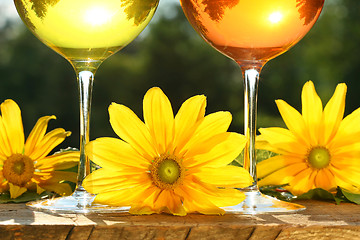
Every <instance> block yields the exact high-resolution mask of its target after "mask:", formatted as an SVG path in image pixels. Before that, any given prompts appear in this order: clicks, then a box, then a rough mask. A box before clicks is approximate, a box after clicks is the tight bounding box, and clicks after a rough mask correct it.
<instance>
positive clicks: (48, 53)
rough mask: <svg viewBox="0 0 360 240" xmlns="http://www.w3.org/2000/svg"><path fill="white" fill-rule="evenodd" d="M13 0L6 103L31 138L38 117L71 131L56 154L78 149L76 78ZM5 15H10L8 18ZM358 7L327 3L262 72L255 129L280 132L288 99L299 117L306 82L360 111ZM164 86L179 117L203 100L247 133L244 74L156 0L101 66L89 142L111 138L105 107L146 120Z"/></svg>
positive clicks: (3, 70) (353, 0)
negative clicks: (340, 88)
mask: <svg viewBox="0 0 360 240" xmlns="http://www.w3.org/2000/svg"><path fill="white" fill-rule="evenodd" d="M6 2H7V3H10V2H11V4H12V1H11V0H0V4H1V5H0V7H1V8H0V16H1V17H0V78H1V79H0V101H1V102H2V101H4V100H5V99H8V98H11V99H13V100H15V101H16V102H17V103H18V104H19V106H20V108H21V110H22V116H23V121H24V128H25V133H26V136H27V135H28V134H29V132H30V130H31V129H32V127H33V126H34V124H35V122H36V121H37V119H38V118H40V117H41V116H45V115H52V114H54V115H56V117H57V120H55V121H52V122H50V126H49V130H50V129H54V128H57V127H62V128H65V129H66V130H69V131H72V132H73V134H72V136H71V137H69V138H68V139H67V140H66V141H65V142H64V143H63V144H62V145H61V146H59V147H60V148H64V147H67V146H71V147H78V145H79V106H78V96H77V85H76V84H77V83H76V80H75V73H74V71H73V69H72V67H71V66H70V64H69V63H68V62H67V61H66V60H65V59H64V58H62V57H61V56H60V55H58V54H56V53H55V52H53V51H52V50H51V49H49V48H47V47H46V46H45V45H43V44H42V43H41V42H40V41H39V40H37V39H36V38H35V37H34V36H33V35H32V34H31V33H30V31H28V30H27V29H26V28H25V26H24V25H23V24H22V23H21V22H20V21H19V19H17V18H16V17H15V18H14V17H10V18H6V16H7V17H8V15H9V14H8V13H7V12H6V11H7V10H8V8H7V7H5V6H8V4H5V3H6ZM5 13H6V14H5ZM359 43H360V1H358V0H326V1H325V7H324V9H323V12H322V14H321V16H320V18H319V20H318V22H317V23H316V24H315V26H314V27H313V29H312V30H311V31H310V32H309V33H308V34H307V35H306V36H305V38H304V39H303V40H301V41H300V42H299V43H298V44H297V45H295V46H294V47H293V48H292V49H291V50H290V51H288V52H287V53H285V54H283V55H281V56H279V57H277V58H275V59H273V60H271V61H270V62H269V63H267V64H266V66H265V67H264V69H263V71H262V76H261V81H260V86H259V87H260V88H259V107H258V108H259V111H258V112H259V114H258V127H268V126H284V124H283V122H282V120H281V117H280V115H279V113H278V110H277V108H276V105H275V99H283V100H285V101H287V102H288V103H289V104H291V105H292V106H294V107H296V108H297V109H298V110H301V101H300V94H301V88H302V86H303V84H304V83H305V82H306V81H308V80H312V81H313V82H314V84H315V87H316V89H317V92H318V94H319V95H320V97H321V98H322V100H323V102H324V103H326V102H327V101H328V100H329V98H330V97H331V95H332V94H333V92H334V90H335V87H336V85H337V84H338V83H341V82H345V83H346V84H347V86H348V93H347V103H346V113H345V114H349V113H350V112H352V111H353V110H355V109H356V108H358V107H359V106H360V97H359V93H358V92H359V91H360V81H359V79H360V77H359V75H360V54H359V52H360V51H359ZM153 86H159V87H161V88H162V90H163V91H164V92H165V94H166V95H167V96H168V97H169V99H170V101H171V102H172V105H173V108H174V112H177V110H178V109H179V107H180V105H181V103H182V102H184V101H185V100H186V99H188V98H189V97H191V96H194V95H197V94H204V95H206V96H207V101H208V106H207V113H212V112H215V111H219V110H226V111H230V112H231V113H232V114H233V122H232V125H231V129H230V130H232V131H236V132H240V133H243V85H242V77H241V71H240V69H239V67H238V66H237V65H236V64H235V62H233V61H232V60H230V59H228V58H227V57H225V56H223V55H221V54H220V53H218V52H217V51H215V50H214V49H213V48H211V47H210V46H209V45H207V44H206V43H205V42H204V41H203V40H202V39H201V38H200V37H199V36H198V35H197V34H196V32H195V31H194V30H193V29H192V27H191V26H190V25H189V23H188V22H187V20H186V18H185V16H184V14H183V12H182V10H181V8H180V5H179V3H178V2H177V1H172V0H160V6H159V8H158V10H157V12H156V14H155V17H154V18H153V20H152V21H151V23H150V25H149V26H148V27H147V28H146V30H145V31H144V32H143V33H142V34H141V35H140V36H139V37H138V38H137V39H136V40H135V41H134V42H132V43H131V44H130V45H128V46H127V47H126V48H124V49H123V50H122V51H120V52H118V53H117V54H115V55H113V56H111V57H110V58H109V59H107V60H106V61H105V62H104V63H103V64H102V65H101V66H100V68H99V70H98V72H97V74H96V77H95V83H94V92H93V104H92V113H91V133H90V134H91V139H95V138H97V137H102V136H115V134H114V133H113V131H112V129H111V126H110V124H109V116H108V111H107V108H108V106H109V105H110V104H111V102H116V103H121V104H124V105H126V106H128V107H130V108H131V109H133V110H134V111H135V113H137V114H138V116H140V117H141V118H142V99H143V96H144V94H145V92H146V91H147V90H148V89H149V88H151V87H153ZM359 124H360V123H359Z"/></svg>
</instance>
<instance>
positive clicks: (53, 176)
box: [34, 171, 77, 184]
mask: <svg viewBox="0 0 360 240" xmlns="http://www.w3.org/2000/svg"><path fill="white" fill-rule="evenodd" d="M76 177H77V174H76V173H75V172H65V171H53V172H51V173H50V176H44V177H42V175H38V173H37V172H35V173H34V178H36V180H38V181H40V183H41V184H53V183H59V182H63V181H69V182H76V180H77V178H76Z"/></svg>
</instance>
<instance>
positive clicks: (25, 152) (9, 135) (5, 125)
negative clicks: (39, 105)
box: [0, 100, 80, 198]
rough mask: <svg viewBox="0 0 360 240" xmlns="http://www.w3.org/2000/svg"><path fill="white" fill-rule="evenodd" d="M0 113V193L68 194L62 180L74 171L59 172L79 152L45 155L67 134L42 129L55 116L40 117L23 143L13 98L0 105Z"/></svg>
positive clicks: (71, 177)
mask: <svg viewBox="0 0 360 240" xmlns="http://www.w3.org/2000/svg"><path fill="white" fill-rule="evenodd" d="M1 113H2V115H1V116H0V192H5V191H8V190H10V197H11V198H16V197H18V196H20V195H22V194H23V193H24V192H26V191H27V190H28V189H29V190H34V191H37V193H38V194H40V193H42V192H43V191H45V190H47V191H51V192H56V193H58V194H60V195H69V194H71V187H70V186H69V184H67V183H64V181H71V182H75V181H76V173H73V172H66V171H63V170H64V169H68V168H71V167H73V166H76V165H77V164H78V159H79V156H80V154H79V152H78V151H66V152H62V153H57V154H54V155H51V156H47V155H48V154H49V153H50V151H52V150H53V148H54V147H56V146H57V145H59V144H60V143H61V142H63V141H64V139H65V138H66V137H67V136H69V135H70V134H71V133H70V132H66V131H65V130H64V129H61V128H57V129H55V130H53V131H51V132H49V133H47V134H45V132H46V128H47V125H48V122H49V121H50V120H51V119H55V116H45V117H42V118H40V119H39V120H38V121H37V123H36V125H35V127H34V128H33V130H32V131H31V133H30V135H29V137H28V139H27V140H26V142H25V139H24V130H23V124H22V118H21V111H20V108H19V106H18V105H17V104H16V103H15V102H14V101H13V100H5V101H4V102H3V103H2V104H1Z"/></svg>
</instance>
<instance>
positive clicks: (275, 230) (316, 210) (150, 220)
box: [0, 201, 360, 240]
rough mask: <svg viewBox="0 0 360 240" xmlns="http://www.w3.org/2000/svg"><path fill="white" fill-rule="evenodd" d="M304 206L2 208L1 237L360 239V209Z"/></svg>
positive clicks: (27, 239) (75, 239) (67, 239)
mask: <svg viewBox="0 0 360 240" xmlns="http://www.w3.org/2000/svg"><path fill="white" fill-rule="evenodd" d="M297 203H299V204H302V205H304V206H306V207H307V209H306V210H305V211H302V212H299V213H296V214H261V215H237V214H226V215H224V216H204V215H198V214H191V215H188V216H186V217H176V216H170V215H166V214H162V215H150V216H131V215H129V214H127V213H117V214H114V213H112V214H88V215H83V214H66V215H65V214H64V215H55V214H48V213H43V212H37V211H32V210H30V209H27V208H26V207H25V205H24V204H0V239H1V240H8V239H16V240H20V239H23V240H32V239H34V240H41V239H50V240H57V239H59V240H88V239H89V240H94V239H104V240H116V239H130V240H137V239H188V240H189V239H195V240H198V239H216V240H221V239H225V240H228V239H239V240H242V239H249V240H268V239H269V240H270V239H271V240H272V239H277V240H280V239H286V240H288V239H306V240H312V239H331V240H337V239H349V240H356V239H360V206H358V205H355V204H348V203H342V204H340V205H335V204H334V203H330V202H320V201H298V202H297Z"/></svg>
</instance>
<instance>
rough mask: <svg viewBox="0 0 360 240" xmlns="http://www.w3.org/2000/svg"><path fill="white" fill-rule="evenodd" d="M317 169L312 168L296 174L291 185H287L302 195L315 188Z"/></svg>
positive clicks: (291, 190)
mask: <svg viewBox="0 0 360 240" xmlns="http://www.w3.org/2000/svg"><path fill="white" fill-rule="evenodd" d="M315 177H316V171H313V170H312V169H310V168H307V169H305V170H304V171H302V172H299V173H298V174H296V176H295V177H294V178H293V179H292V180H291V181H290V186H288V187H286V189H288V190H289V191H290V192H291V193H292V194H294V195H297V196H298V195H301V194H303V193H306V192H308V191H309V190H311V189H314V188H315Z"/></svg>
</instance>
